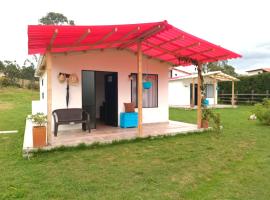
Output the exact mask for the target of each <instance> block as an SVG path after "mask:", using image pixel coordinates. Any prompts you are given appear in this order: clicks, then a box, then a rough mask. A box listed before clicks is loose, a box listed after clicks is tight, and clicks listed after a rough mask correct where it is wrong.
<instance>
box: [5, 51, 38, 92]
mask: <svg viewBox="0 0 270 200" xmlns="http://www.w3.org/2000/svg"><path fill="white" fill-rule="evenodd" d="M33 59H35V60H36V57H35V56H34V57H33ZM0 72H2V73H4V75H5V77H2V78H1V79H0V86H1V87H7V86H15V87H21V86H20V84H18V80H19V79H24V80H29V81H30V85H29V87H30V88H38V86H37V84H36V83H35V81H36V80H37V78H35V77H34V74H35V64H34V61H31V60H29V59H26V60H25V62H24V65H23V66H22V67H21V66H19V65H18V64H17V63H16V61H8V60H5V61H4V62H2V61H0Z"/></svg>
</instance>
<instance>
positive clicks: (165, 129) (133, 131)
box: [23, 120, 203, 153]
mask: <svg viewBox="0 0 270 200" xmlns="http://www.w3.org/2000/svg"><path fill="white" fill-rule="evenodd" d="M31 127H32V124H31V121H30V120H28V121H27V122H26V130H25V135H24V144H23V151H24V153H27V152H28V151H31V150H33V149H34V148H33V139H32V135H31V134H30V133H31V132H30V131H27V129H31ZM201 131H203V129H199V128H198V127H197V125H195V124H190V123H184V122H177V121H169V122H164V123H150V124H143V134H142V135H143V136H142V138H147V137H157V136H172V135H177V134H187V133H195V132H201ZM137 132H138V131H137V128H126V129H123V128H120V127H112V126H106V125H103V124H97V127H96V129H93V130H91V133H88V132H87V131H86V132H85V131H82V130H81V129H73V130H62V131H59V132H58V136H57V137H52V140H51V143H50V145H48V146H46V147H45V148H44V149H53V148H57V147H61V146H77V145H79V144H82V143H83V144H86V145H91V144H94V143H99V144H109V143H112V142H115V141H121V140H132V139H135V138H137Z"/></svg>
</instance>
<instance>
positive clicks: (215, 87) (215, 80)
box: [214, 77, 217, 107]
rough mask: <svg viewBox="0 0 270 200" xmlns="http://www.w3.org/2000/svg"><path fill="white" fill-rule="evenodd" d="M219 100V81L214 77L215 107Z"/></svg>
mask: <svg viewBox="0 0 270 200" xmlns="http://www.w3.org/2000/svg"><path fill="white" fill-rule="evenodd" d="M216 100H217V79H216V77H214V107H216Z"/></svg>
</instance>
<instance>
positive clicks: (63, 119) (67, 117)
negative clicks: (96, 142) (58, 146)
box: [52, 108, 91, 136]
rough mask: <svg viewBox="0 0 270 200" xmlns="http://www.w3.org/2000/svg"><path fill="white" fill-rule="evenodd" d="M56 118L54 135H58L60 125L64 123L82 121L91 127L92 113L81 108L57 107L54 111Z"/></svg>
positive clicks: (88, 127) (87, 126) (87, 127)
mask: <svg viewBox="0 0 270 200" xmlns="http://www.w3.org/2000/svg"><path fill="white" fill-rule="evenodd" d="M52 114H53V119H54V136H57V132H58V126H59V125H63V124H79V123H82V124H84V125H85V127H86V129H88V131H89V133H90V132H91V129H90V115H89V114H88V113H87V112H86V111H85V110H83V109H81V108H66V109H57V110H54V111H53V112H52Z"/></svg>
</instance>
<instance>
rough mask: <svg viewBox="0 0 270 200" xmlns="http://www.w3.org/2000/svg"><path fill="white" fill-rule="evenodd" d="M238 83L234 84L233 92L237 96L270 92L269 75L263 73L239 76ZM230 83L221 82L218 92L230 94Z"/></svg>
mask: <svg viewBox="0 0 270 200" xmlns="http://www.w3.org/2000/svg"><path fill="white" fill-rule="evenodd" d="M238 78H239V79H240V81H238V82H236V84H235V90H236V91H238V93H239V94H250V93H251V91H252V90H253V91H254V93H259V94H265V92H266V90H268V91H269V92H270V73H263V74H258V75H254V76H240V77H238ZM231 84H232V83H231V82H221V83H219V84H218V86H219V92H223V93H227V94H228V93H231V90H232V86H231Z"/></svg>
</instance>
